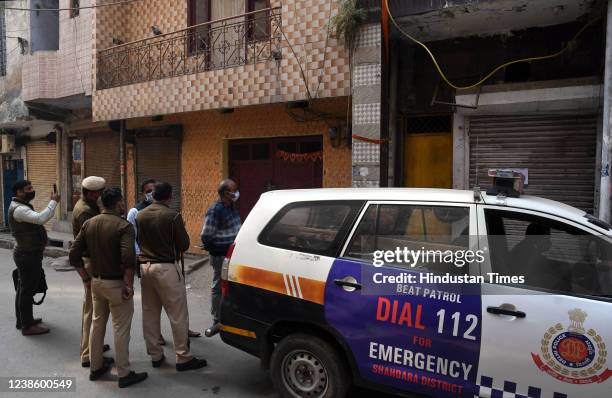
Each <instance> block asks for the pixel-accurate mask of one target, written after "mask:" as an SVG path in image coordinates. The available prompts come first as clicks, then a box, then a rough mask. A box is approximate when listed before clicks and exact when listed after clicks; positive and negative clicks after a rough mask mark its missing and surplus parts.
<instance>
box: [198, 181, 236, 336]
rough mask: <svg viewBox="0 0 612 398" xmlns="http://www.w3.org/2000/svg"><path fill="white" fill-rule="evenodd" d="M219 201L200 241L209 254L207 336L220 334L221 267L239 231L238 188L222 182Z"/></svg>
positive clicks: (211, 211) (207, 218) (213, 208)
mask: <svg viewBox="0 0 612 398" xmlns="http://www.w3.org/2000/svg"><path fill="white" fill-rule="evenodd" d="M217 192H218V193H219V199H217V201H216V202H215V203H214V204H213V205H212V206H211V207H210V208H209V209H208V211H207V212H206V217H205V219H204V227H203V228H202V233H201V235H200V238H201V239H202V244H203V245H204V249H206V250H207V251H208V253H209V254H210V264H211V265H212V267H213V281H212V286H211V291H212V292H211V309H210V313H211V315H212V318H213V326H212V327H211V328H209V329H208V330H206V335H207V336H209V337H210V336H212V335H214V334H216V333H218V332H219V309H220V304H221V267H222V265H223V259H224V258H225V254H226V253H227V250H228V249H229V247H230V245H231V244H232V243H234V240H235V239H236V235H238V231H239V230H240V226H241V222H240V213H239V212H238V209H237V208H236V205H235V203H236V201H237V200H238V198H239V197H240V192H239V191H238V185H237V184H236V183H235V182H234V181H232V180H229V179H228V180H223V181H221V184H219V188H218V189H217Z"/></svg>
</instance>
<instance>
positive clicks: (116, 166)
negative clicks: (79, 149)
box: [85, 131, 121, 188]
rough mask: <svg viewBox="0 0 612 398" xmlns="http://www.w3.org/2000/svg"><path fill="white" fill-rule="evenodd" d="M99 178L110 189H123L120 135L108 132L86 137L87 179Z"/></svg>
mask: <svg viewBox="0 0 612 398" xmlns="http://www.w3.org/2000/svg"><path fill="white" fill-rule="evenodd" d="M89 176H98V177H103V178H104V179H105V180H106V186H107V187H108V188H120V187H121V167H120V162H119V133H117V132H114V131H108V132H103V133H95V134H87V135H86V136H85V177H89Z"/></svg>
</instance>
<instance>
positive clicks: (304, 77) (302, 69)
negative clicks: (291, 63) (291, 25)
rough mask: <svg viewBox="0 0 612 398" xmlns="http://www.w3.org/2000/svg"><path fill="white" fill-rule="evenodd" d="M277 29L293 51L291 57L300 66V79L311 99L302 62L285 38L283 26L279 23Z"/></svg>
mask: <svg viewBox="0 0 612 398" xmlns="http://www.w3.org/2000/svg"><path fill="white" fill-rule="evenodd" d="M278 29H279V30H280V32H281V34H282V35H283V37H284V38H285V41H286V42H287V44H288V45H289V49H290V50H291V52H292V53H293V57H294V58H295V61H296V62H297V64H298V67H299V68H300V73H301V75H302V80H303V81H304V85H305V86H306V95H308V99H309V100H311V99H312V95H310V88H309V87H308V79H307V78H306V74H305V73H304V68H302V64H301V62H300V59H299V58H298V56H297V54H296V53H295V50H294V49H293V46H292V45H291V42H290V41H289V39H288V38H287V35H286V34H285V31H284V30H283V28H282V27H281V26H280V25H279V27H278Z"/></svg>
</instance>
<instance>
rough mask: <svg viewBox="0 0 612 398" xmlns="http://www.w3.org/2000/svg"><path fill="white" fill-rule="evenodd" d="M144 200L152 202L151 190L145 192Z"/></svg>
mask: <svg viewBox="0 0 612 398" xmlns="http://www.w3.org/2000/svg"><path fill="white" fill-rule="evenodd" d="M145 202H147V203H153V192H147V193H145Z"/></svg>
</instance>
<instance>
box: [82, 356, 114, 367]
mask: <svg viewBox="0 0 612 398" xmlns="http://www.w3.org/2000/svg"><path fill="white" fill-rule="evenodd" d="M114 363H115V360H114V359H113V358H107V357H104V359H103V360H102V365H107V366H111V365H112V364H114ZM81 366H82V367H84V368H88V367H90V366H91V362H89V361H85V362H81Z"/></svg>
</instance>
